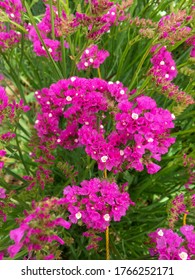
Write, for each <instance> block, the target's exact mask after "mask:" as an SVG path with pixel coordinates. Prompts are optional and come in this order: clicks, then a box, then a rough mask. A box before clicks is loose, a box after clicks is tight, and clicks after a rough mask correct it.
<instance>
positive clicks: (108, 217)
mask: <svg viewBox="0 0 195 280" xmlns="http://www.w3.org/2000/svg"><path fill="white" fill-rule="evenodd" d="M103 218H104V220H105V221H106V222H108V221H110V215H109V214H105V215H104V216H103Z"/></svg>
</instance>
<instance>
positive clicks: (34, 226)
mask: <svg viewBox="0 0 195 280" xmlns="http://www.w3.org/2000/svg"><path fill="white" fill-rule="evenodd" d="M57 202H58V199H55V198H53V199H45V200H44V201H42V202H40V203H37V204H36V205H34V209H33V211H31V212H30V213H26V217H25V218H24V219H23V220H21V221H20V226H19V227H18V228H16V229H13V230H11V231H10V238H11V239H12V240H13V241H14V244H13V245H11V246H9V247H8V250H7V251H8V254H9V256H10V257H11V258H14V256H15V255H16V254H17V253H18V252H19V251H20V250H21V248H27V250H28V252H29V254H30V252H32V251H41V250H44V248H45V245H47V246H46V247H48V246H49V244H50V243H52V242H57V243H59V244H61V245H63V244H64V240H63V239H62V238H60V237H59V236H58V235H57V234H56V227H58V226H61V227H63V228H65V229H69V228H70V226H71V223H69V222H68V221H66V220H65V219H63V218H62V217H57V216H56V214H55V211H57V210H58V208H59V205H58V204H57Z"/></svg>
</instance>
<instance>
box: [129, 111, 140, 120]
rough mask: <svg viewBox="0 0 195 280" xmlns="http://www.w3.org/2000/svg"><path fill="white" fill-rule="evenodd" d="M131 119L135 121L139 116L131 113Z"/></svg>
mask: <svg viewBox="0 0 195 280" xmlns="http://www.w3.org/2000/svg"><path fill="white" fill-rule="evenodd" d="M131 117H132V119H134V120H137V119H138V117H139V115H138V114H136V113H133V114H132V115H131Z"/></svg>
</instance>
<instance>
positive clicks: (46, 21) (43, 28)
mask: <svg viewBox="0 0 195 280" xmlns="http://www.w3.org/2000/svg"><path fill="white" fill-rule="evenodd" d="M51 13H53V17H54V26H53V27H52V22H51ZM63 20H66V14H65V12H64V11H63V12H62V17H61V18H60V17H59V16H58V11H57V8H56V7H55V6H52V9H50V6H49V5H46V10H45V14H44V16H43V18H42V20H41V21H40V22H39V23H38V24H37V28H38V29H39V32H40V35H41V37H42V39H43V41H44V43H45V46H46V47H47V50H48V52H49V53H50V55H51V57H52V58H53V59H54V60H56V61H58V60H61V44H60V41H59V40H58V39H56V38H58V37H59V36H60V34H59V31H58V29H59V28H58V27H59V25H60V24H61V22H62V21H63ZM52 28H54V29H53V32H54V35H55V36H54V37H55V38H52V39H51V34H52ZM28 30H29V34H28V36H29V39H30V40H31V41H32V42H33V46H34V51H35V53H36V54H37V55H38V56H45V57H48V54H47V51H46V49H45V46H44V45H43V44H42V42H41V40H40V38H39V36H38V34H37V32H36V29H35V28H34V26H31V25H29V26H28ZM64 47H68V44H67V43H66V42H65V43H64Z"/></svg>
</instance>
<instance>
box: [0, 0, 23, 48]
mask: <svg viewBox="0 0 195 280" xmlns="http://www.w3.org/2000/svg"><path fill="white" fill-rule="evenodd" d="M0 9H1V12H0V13H1V21H0V49H1V50H2V51H5V50H7V49H10V48H11V47H12V46H14V45H15V44H17V43H18V42H20V40H21V38H22V34H21V33H20V32H19V31H18V30H17V29H16V25H15V24H14V23H17V24H21V23H22V12H23V11H24V8H23V6H22V3H21V1H20V0H5V1H0ZM4 21H5V22H4ZM7 21H10V22H9V27H8V24H7V23H6V22H7Z"/></svg>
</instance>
